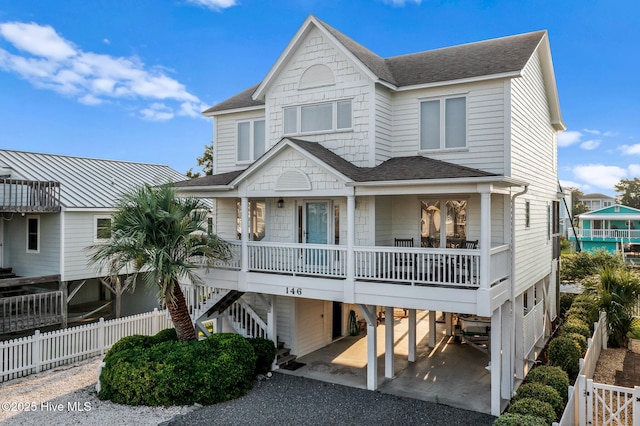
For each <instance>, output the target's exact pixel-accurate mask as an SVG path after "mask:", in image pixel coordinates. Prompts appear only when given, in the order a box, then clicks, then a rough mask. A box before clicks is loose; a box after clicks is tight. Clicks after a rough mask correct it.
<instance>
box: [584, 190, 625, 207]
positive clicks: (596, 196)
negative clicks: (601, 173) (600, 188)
mask: <svg viewBox="0 0 640 426" xmlns="http://www.w3.org/2000/svg"><path fill="white" fill-rule="evenodd" d="M578 199H579V200H580V202H581V203H583V204H584V205H585V206H587V208H588V209H589V211H593V210H599V209H602V208H604V207H609V206H612V205H614V204H615V203H616V199H615V198H614V197H610V196H608V195H605V194H600V193H597V192H594V193H593V194H585V195H583V196H582V197H580V198H578Z"/></svg>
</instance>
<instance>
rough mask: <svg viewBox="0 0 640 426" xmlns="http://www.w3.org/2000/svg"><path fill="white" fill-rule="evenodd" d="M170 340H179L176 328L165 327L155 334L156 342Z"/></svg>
mask: <svg viewBox="0 0 640 426" xmlns="http://www.w3.org/2000/svg"><path fill="white" fill-rule="evenodd" d="M169 340H175V341H178V333H176V329H175V328H165V329H164V330H162V331H160V332H158V333H157V334H156V335H155V336H153V341H154V344H158V343H162V342H167V341H169Z"/></svg>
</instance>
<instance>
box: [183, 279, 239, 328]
mask: <svg viewBox="0 0 640 426" xmlns="http://www.w3.org/2000/svg"><path fill="white" fill-rule="evenodd" d="M243 294H244V292H242V291H236V290H230V291H229V292H228V293H227V294H225V295H224V296H222V297H221V298H220V299H219V300H218V301H216V302H215V303H214V304H213V305H212V306H211V307H209V308H208V309H207V310H206V311H205V312H204V313H203V314H202V315H200V317H198V318H197V319H196V320H195V321H194V322H195V326H196V331H197V330H200V331H202V333H203V334H204V335H205V336H210V335H211V333H210V332H209V330H208V329H207V327H206V326H205V325H204V322H206V321H209V320H212V319H215V318H218V317H220V316H222V315H223V313H224V311H225V310H227V308H229V306H231V305H233V304H234V303H235V302H236V301H237V300H238V299H240V297H242V295H243Z"/></svg>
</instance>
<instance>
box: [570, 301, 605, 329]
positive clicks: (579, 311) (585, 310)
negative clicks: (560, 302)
mask: <svg viewBox="0 0 640 426" xmlns="http://www.w3.org/2000/svg"><path fill="white" fill-rule="evenodd" d="M570 318H577V319H579V320H580V321H584V322H585V323H587V324H588V325H592V324H593V323H594V322H596V321H598V309H597V308H596V306H595V305H592V306H590V307H589V306H585V305H583V304H581V303H574V305H573V306H571V307H570V308H569V309H568V310H567V312H566V313H565V319H566V320H568V319H570Z"/></svg>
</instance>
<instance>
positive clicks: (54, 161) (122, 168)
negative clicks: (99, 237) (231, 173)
mask: <svg viewBox="0 0 640 426" xmlns="http://www.w3.org/2000/svg"><path fill="white" fill-rule="evenodd" d="M0 166H4V167H5V168H7V169H10V170H11V176H10V177H11V178H12V179H25V180H34V181H57V182H60V198H61V200H60V202H61V204H62V206H63V207H65V208H111V207H114V206H115V204H116V201H117V199H118V198H119V197H120V196H121V195H122V194H123V193H125V192H127V191H128V190H130V189H131V188H133V187H136V186H141V185H144V184H151V185H160V184H164V183H168V182H175V181H179V180H184V179H186V177H185V176H184V175H183V174H182V173H180V172H177V171H175V170H173V169H172V168H170V167H169V166H165V165H159V164H146V163H133V162H128V161H116V160H102V159H96V158H83V157H72V156H66V155H56V154H39V153H34V152H23V151H10V150H0Z"/></svg>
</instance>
